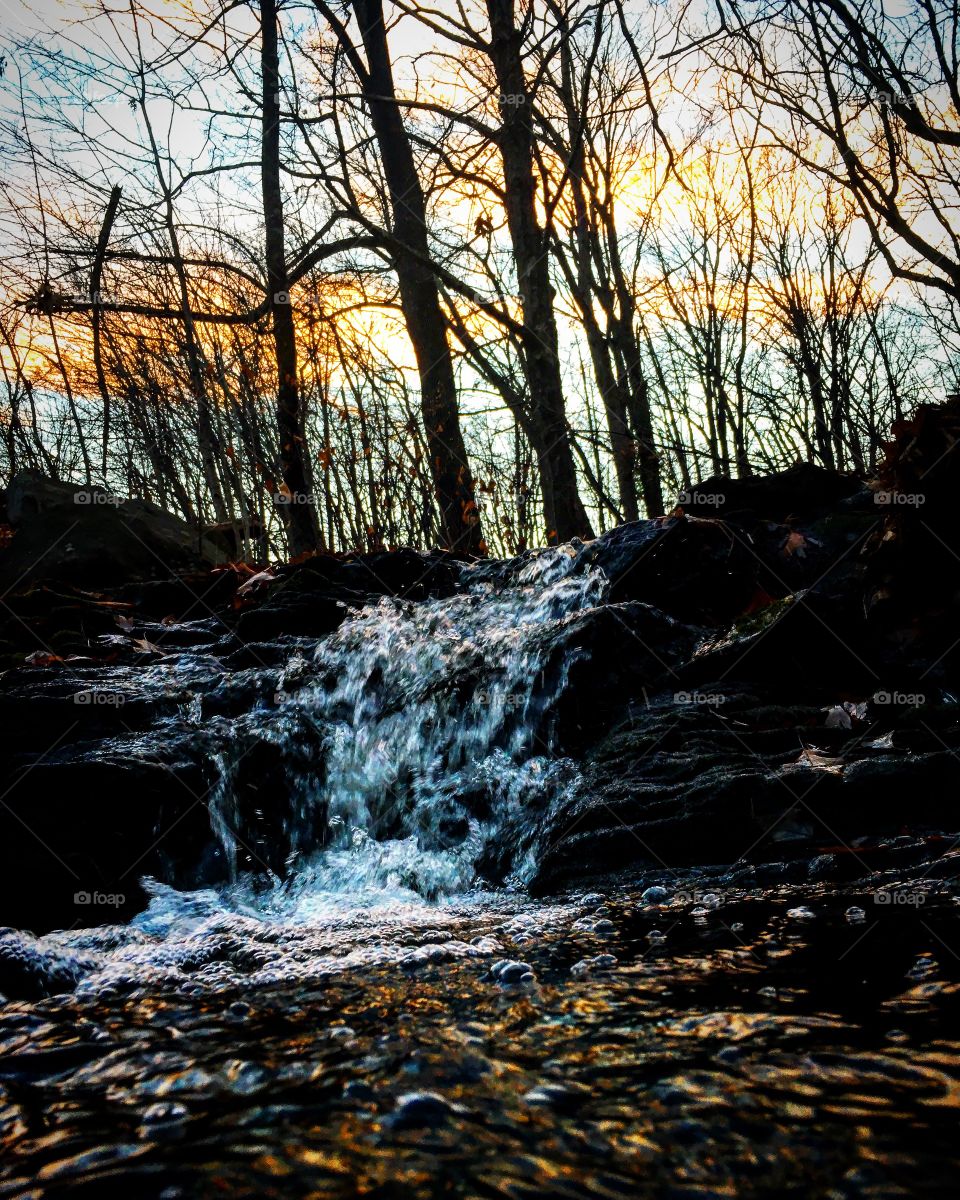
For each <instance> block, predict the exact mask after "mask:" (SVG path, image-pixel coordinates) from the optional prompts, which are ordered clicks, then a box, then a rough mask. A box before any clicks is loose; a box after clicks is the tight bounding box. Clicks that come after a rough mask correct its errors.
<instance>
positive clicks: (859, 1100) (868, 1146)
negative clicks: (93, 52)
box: [0, 547, 960, 1200]
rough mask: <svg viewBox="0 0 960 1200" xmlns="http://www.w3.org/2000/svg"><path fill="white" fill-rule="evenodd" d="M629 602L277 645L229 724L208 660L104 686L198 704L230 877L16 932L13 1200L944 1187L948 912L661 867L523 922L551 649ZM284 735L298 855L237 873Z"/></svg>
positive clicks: (540, 789)
mask: <svg viewBox="0 0 960 1200" xmlns="http://www.w3.org/2000/svg"><path fill="white" fill-rule="evenodd" d="M606 588H607V582H606V580H605V579H604V577H603V575H602V574H601V573H599V572H598V571H592V570H583V569H582V566H581V565H579V564H578V557H577V553H576V551H575V550H573V549H571V548H568V547H563V548H560V549H558V550H554V551H549V552H545V553H542V554H540V555H537V556H534V557H532V558H531V559H530V560H529V561H528V562H527V563H526V564H525V565H523V566H522V567H520V568H517V569H515V570H514V571H513V573H512V574H504V573H503V572H500V573H499V574H498V573H497V572H496V571H492V570H490V569H489V568H477V569H474V570H473V571H472V572H466V573H465V578H464V586H463V587H462V588H461V590H460V591H459V592H458V593H457V594H456V595H454V596H452V597H449V598H446V599H440V600H431V601H424V602H421V603H418V604H405V603H403V602H399V601H392V600H384V601H382V602H381V603H380V604H378V605H376V606H373V607H369V608H366V609H363V610H360V611H357V612H354V613H352V614H351V615H350V616H349V617H348V618H347V619H346V620H345V621H344V622H343V624H342V625H341V626H340V628H339V629H338V630H337V631H336V632H335V633H333V634H331V635H329V636H328V637H326V638H323V639H321V640H319V641H318V642H316V643H315V644H313V645H308V644H306V643H304V642H303V641H302V640H301V641H298V642H296V643H295V644H294V643H291V649H290V655H289V659H288V661H287V663H286V665H285V667H283V668H281V669H279V670H266V669H265V670H264V671H263V672H261V673H260V676H261V681H262V682H265V683H266V684H267V685H268V687H267V691H268V693H269V694H267V695H264V696H263V697H262V699H261V700H260V701H258V702H257V703H256V704H254V705H252V706H251V707H250V708H249V710H248V711H247V712H246V713H244V714H243V715H242V716H241V717H240V718H239V719H232V720H230V721H221V722H219V723H217V722H216V721H213V720H210V719H208V717H207V716H206V715H205V712H206V707H208V701H209V698H210V696H211V695H215V694H216V693H217V691H218V689H223V688H229V687H231V686H233V683H232V681H231V677H230V672H228V671H225V670H224V669H223V668H222V667H220V666H219V665H217V664H211V663H210V662H209V661H206V660H204V659H202V658H201V657H193V658H191V657H190V656H189V655H187V656H183V657H181V658H176V659H171V660H165V661H164V662H162V663H160V664H158V665H157V666H156V667H154V668H153V669H152V671H151V672H150V673H148V677H146V678H145V675H144V672H143V671H142V670H141V671H140V672H139V674H138V676H137V678H135V679H134V678H133V677H132V675H131V677H130V678H127V677H126V676H125V672H126V671H132V669H131V668H115V669H114V670H113V671H112V673H111V674H110V677H109V680H108V682H109V685H110V686H112V687H115V688H122V687H130V688H140V689H143V688H147V689H151V688H152V689H155V690H156V691H158V692H161V691H162V692H167V693H169V692H171V691H174V692H177V690H178V689H179V692H180V693H182V703H181V704H180V705H179V706H178V708H177V712H176V715H174V716H167V717H165V718H164V720H163V722H161V723H160V724H159V725H158V727H157V728H156V729H155V730H152V731H149V733H148V734H147V735H144V736H145V737H147V738H148V739H149V738H158V739H164V738H169V737H173V736H175V735H176V736H179V735H181V734H182V733H183V731H184V730H185V729H189V728H190V727H191V726H196V727H198V728H203V729H204V731H205V736H206V737H207V739H208V742H207V744H208V746H209V754H210V759H211V761H212V762H213V763H214V764H215V769H216V772H217V782H216V786H215V787H214V789H213V792H212V796H211V802H210V804H209V809H210V814H211V827H212V837H213V839H214V840H215V843H216V846H217V853H218V854H219V855H221V856H222V859H223V861H224V862H225V863H226V864H227V868H228V874H229V875H230V877H231V878H230V882H228V883H225V884H223V885H221V886H218V887H210V888H205V889H201V890H194V891H183V890H177V889H174V888H172V887H170V886H168V885H165V884H163V883H160V882H156V881H148V883H147V888H148V891H149V893H150V902H149V904H148V906H147V908H146V909H145V911H144V912H142V913H141V914H140V915H139V916H137V917H136V918H135V919H134V920H133V921H131V922H129V923H127V924H124V925H113V926H102V927H99V928H93V929H73V930H68V931H61V932H56V933H52V934H48V935H47V936H45V937H40V938H36V937H33V936H32V935H30V934H28V933H22V932H17V931H8V932H7V933H5V934H2V935H0V950H2V951H3V952H4V953H5V954H6V956H7V958H8V960H10V961H13V960H14V959H15V960H16V961H17V962H18V963H19V966H20V968H21V977H22V978H27V979H32V980H34V982H35V993H36V994H35V995H33V996H32V997H31V996H30V995H29V994H27V995H26V996H25V998H23V999H11V1000H10V1001H9V1002H8V1003H7V1004H5V1005H4V1006H3V1007H2V1008H0V1054H2V1058H0V1139H2V1144H3V1145H4V1147H5V1151H6V1153H5V1165H4V1169H3V1179H4V1180H5V1182H3V1183H2V1184H0V1195H8V1196H19V1197H27V1196H29V1197H52V1196H58V1195H88V1196H91V1197H97V1198H98V1200H99V1198H100V1197H109V1196H113V1195H116V1196H118V1197H119V1196H123V1197H129V1196H137V1197H138V1198H139V1197H154V1196H156V1197H159V1198H162V1200H179V1198H180V1197H184V1198H186V1197H198V1196H201V1197H206V1196H222V1195H225V1194H229V1195H233V1196H236V1195H239V1196H251V1197H252V1196H284V1197H287V1196H291V1197H292V1196H307V1195H311V1196H312V1195H316V1196H340V1195H343V1196H347V1195H357V1194H363V1195H373V1196H382V1197H393V1196H400V1197H405V1196H410V1197H414V1196H417V1197H419V1196H424V1197H426V1196H440V1195H443V1196H448V1195H463V1196H474V1195H476V1196H501V1195H503V1196H514V1197H522V1196H577V1197H581V1196H636V1195H651V1196H660V1195H670V1196H674V1195H676V1196H719V1195H757V1196H766V1195H771V1196H772V1195H797V1196H800V1195H802V1196H804V1197H805V1198H806V1197H809V1196H811V1195H814V1196H820V1195H822V1196H830V1197H833V1196H840V1197H844V1196H878V1197H885V1196H901V1195H914V1194H924V1195H931V1196H934V1195H943V1194H945V1191H944V1189H945V1188H947V1187H949V1186H952V1185H953V1184H955V1176H954V1172H955V1171H956V1169H957V1167H958V1166H960V1161H958V1155H957V1153H956V1151H955V1149H954V1145H953V1143H954V1141H955V1138H953V1136H952V1132H951V1131H952V1129H953V1128H954V1127H955V1121H956V1116H957V1108H958V1104H960V1049H958V1045H957V1038H956V1028H955V1024H954V1023H955V1020H956V1016H957V1013H958V1009H960V1004H958V997H960V972H958V971H957V959H956V956H955V955H954V954H953V952H952V951H951V950H950V945H951V942H952V941H955V940H956V928H957V905H956V903H955V900H954V896H953V894H952V891H951V890H950V889H949V888H948V887H946V886H945V885H942V884H941V883H940V882H939V881H937V880H933V879H923V880H919V881H915V883H914V885H913V886H914V892H913V895H914V896H915V897H916V896H921V895H922V897H923V899H922V900H915V902H914V903H913V904H912V905H910V906H899V907H898V906H896V905H888V906H886V907H884V906H879V907H878V906H877V905H876V904H875V903H872V901H871V897H869V896H866V895H863V894H860V893H858V892H857V891H856V889H855V888H853V887H850V888H844V887H840V886H827V885H812V884H810V885H805V886H803V887H799V886H786V885H784V886H780V887H769V888H766V889H759V888H753V889H744V888H742V887H740V888H737V887H734V886H729V885H727V884H724V882H723V876H722V873H720V872H719V871H713V872H711V870H709V869H704V870H702V871H694V870H691V871H688V872H686V873H685V874H683V875H680V874H678V873H677V872H670V871H668V870H660V869H651V870H649V871H648V872H647V874H646V877H638V878H637V879H636V880H635V881H634V882H633V883H632V884H623V885H618V886H617V887H613V886H611V887H610V888H608V889H606V890H605V891H604V892H601V893H590V894H585V893H583V892H582V891H581V892H570V893H569V894H566V895H564V896H561V897H558V898H556V899H550V900H541V901H535V900H533V899H531V898H530V897H528V896H527V895H526V893H525V891H524V886H523V885H524V883H525V882H526V881H527V879H528V878H529V877H530V873H531V870H532V867H533V865H534V863H535V860H536V855H537V854H538V853H539V852H540V851H541V850H542V845H541V843H540V841H539V840H538V839H539V838H540V833H541V830H542V827H543V819H544V816H545V814H546V813H547V812H548V811H549V808H550V805H551V804H553V803H555V802H556V800H557V798H558V797H562V796H563V795H564V794H565V792H566V790H567V789H570V788H575V787H577V786H579V785H580V784H579V780H578V773H577V768H576V765H575V764H574V763H573V762H570V761H567V760H565V759H563V758H562V757H558V755H557V754H556V752H555V743H554V738H553V732H552V730H553V726H552V718H553V713H554V709H555V706H556V703H557V701H558V699H559V698H560V697H561V695H562V694H563V691H564V688H565V686H566V684H567V679H568V674H569V671H570V668H571V666H572V665H573V663H574V662H575V660H576V656H577V655H578V654H580V653H583V651H582V650H578V649H576V645H575V643H571V645H570V646H569V647H567V644H566V643H565V641H564V636H563V635H564V630H565V629H566V628H568V627H569V625H570V623H571V622H572V621H574V620H575V619H576V617H577V616H578V615H579V614H583V613H585V612H587V611H588V610H589V609H590V608H591V607H593V606H594V605H596V604H598V603H599V602H601V601H602V600H603V599H604V596H605V594H606ZM565 647H566V648H565ZM558 648H559V649H558ZM261 691H262V689H261ZM264 745H267V746H269V747H272V748H273V749H274V750H275V751H276V761H277V763H278V764H279V766H278V769H277V773H276V775H275V777H274V778H273V779H272V781H271V791H270V794H269V795H266V796H264V797H263V805H264V806H268V805H270V803H271V802H272V801H275V800H277V799H278V798H282V801H283V809H284V812H285V813H286V814H287V816H286V817H285V822H284V830H283V834H284V839H285V846H286V864H285V869H284V870H283V871H279V870H276V869H273V868H272V867H271V868H269V869H265V870H261V871H259V872H256V873H254V874H250V873H248V872H246V871H244V870H242V869H241V867H243V866H244V865H245V863H247V862H249V861H250V859H251V858H252V859H253V860H256V858H257V856H258V850H257V848H256V847H253V848H251V846H250V845H249V842H248V839H247V838H246V836H245V833H244V830H245V829H246V828H247V824H246V823H245V822H247V817H248V814H246V813H245V811H244V809H243V805H242V804H241V803H240V800H239V796H240V794H241V791H242V786H241V779H242V774H243V765H244V758H245V756H246V755H247V754H248V753H249V752H250V751H251V747H262V746H264ZM493 861H497V862H501V863H502V862H508V863H509V872H508V874H507V878H506V882H505V883H503V884H501V885H499V886H493V885H492V884H490V883H489V881H488V879H487V876H486V871H485V864H487V863H490V862H493ZM651 889H652V890H651ZM27 991H28V993H29V989H27ZM948 1138H949V1139H950V1140H949V1143H947V1142H945V1139H948Z"/></svg>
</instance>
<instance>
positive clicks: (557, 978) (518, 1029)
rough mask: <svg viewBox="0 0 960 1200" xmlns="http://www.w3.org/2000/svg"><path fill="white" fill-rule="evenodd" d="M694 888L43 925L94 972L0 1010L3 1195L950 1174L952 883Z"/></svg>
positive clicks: (926, 1185)
mask: <svg viewBox="0 0 960 1200" xmlns="http://www.w3.org/2000/svg"><path fill="white" fill-rule="evenodd" d="M708 887H709V881H706V882H705V881H704V880H703V879H698V878H691V879H688V880H687V881H685V884H684V887H682V888H681V887H678V884H677V881H675V880H674V881H671V882H669V883H668V885H667V890H668V895H667V896H666V897H663V898H661V899H660V900H657V899H656V898H648V901H647V902H644V900H643V899H642V895H641V892H640V891H639V889H636V890H633V889H630V888H625V887H622V886H618V887H617V888H612V889H611V890H610V893H609V895H602V894H598V893H597V894H593V895H588V896H583V895H580V896H571V897H566V898H564V899H562V900H558V901H554V902H534V901H531V900H529V899H527V898H525V897H523V896H522V895H519V894H510V893H504V892H500V893H491V894H480V893H478V894H472V895H467V896H463V897H459V898H456V899H452V900H447V901H443V902H439V903H428V902H425V901H423V900H422V899H418V898H417V897H415V896H414V895H413V894H406V895H404V894H402V893H396V894H391V895H385V894H381V895H379V896H377V897H375V896H367V897H366V898H365V899H363V900H361V901H359V902H348V901H345V900H344V899H343V898H333V897H326V898H324V897H322V896H321V895H319V894H318V893H313V894H311V895H310V896H309V897H306V896H301V897H300V898H298V899H291V898H290V897H285V898H284V901H283V903H282V904H278V902H277V900H276V898H275V897H274V898H273V899H270V900H267V901H266V902H265V903H263V904H262V906H261V909H260V911H259V913H257V914H256V915H254V913H253V911H252V909H251V907H250V901H249V897H247V898H246V899H241V898H239V897H235V898H234V900H233V903H234V905H235V907H236V911H235V912H233V913H228V911H227V909H228V908H229V907H230V904H229V902H228V903H224V901H223V898H222V897H221V898H220V899H219V900H218V901H217V902H216V903H214V902H213V899H212V897H210V896H202V895H201V896H196V897H193V898H185V897H176V898H174V897H171V896H169V895H164V894H163V893H161V894H159V895H158V896H157V897H156V898H155V900H154V903H153V905H152V906H151V912H150V915H149V916H148V917H145V918H142V919H140V920H138V921H137V922H135V923H134V925H133V926H132V927H125V928H122V929H104V930H99V931H86V932H84V933H82V934H81V933H77V932H74V933H72V934H54V935H50V936H49V937H48V938H46V939H43V940H42V942H41V946H40V949H42V950H43V951H44V952H45V953H47V954H48V955H50V956H54V957H56V956H62V955H63V954H64V953H67V952H68V951H69V952H71V953H73V954H74V955H75V956H77V957H78V958H80V959H85V960H86V973H84V974H83V976H82V978H81V979H80V980H79V982H78V986H76V988H75V990H74V991H72V992H70V993H66V994H64V995H60V996H55V997H51V998H48V999H46V1000H40V1001H36V1002H32V1003H26V1002H19V1003H17V1002H14V1003H10V1004H8V1005H7V1006H6V1007H5V1008H3V1009H2V1010H0V1051H2V1059H0V1080H2V1084H3V1106H2V1110H0V1120H2V1131H3V1132H2V1137H3V1143H4V1147H5V1154H4V1161H5V1167H4V1177H5V1180H6V1182H5V1184H4V1186H3V1191H2V1194H4V1195H16V1196H28V1195H30V1196H44V1197H47V1196H58V1195H68V1194H69V1195H74V1194H82V1195H90V1196H97V1197H100V1196H114V1195H116V1196H118V1197H119V1196H124V1197H128V1196H138V1197H154V1196H156V1197H164V1198H165V1200H175V1198H176V1197H181V1196H182V1197H195V1196H203V1197H206V1196H210V1197H213V1196H222V1195H225V1194H235V1195H241V1196H251V1197H253V1196H284V1197H286V1196H291V1197H292V1196H305V1195H322V1196H339V1195H343V1196H348V1195H357V1194H361V1195H378V1196H411V1197H412V1196H424V1197H426V1196H430V1197H432V1196H442V1195H464V1196H474V1195H476V1196H491V1195H493V1196H496V1195H503V1196H552V1195H557V1196H632V1195H651V1196H654V1195H678V1196H686V1195H695V1196H697V1195H699V1196H707V1195H710V1196H713V1195H757V1196H767V1195H798V1196H799V1195H805V1196H810V1195H814V1196H897V1195H930V1196H941V1195H946V1194H949V1193H950V1192H951V1191H952V1188H953V1186H954V1184H955V1176H954V1174H953V1173H954V1172H955V1171H956V1170H957V1168H958V1166H960V1147H958V1146H957V1143H956V1136H955V1130H956V1122H957V1115H958V1112H957V1109H958V1105H960V1046H958V1043H957V1037H956V1034H957V1013H958V996H960V970H958V967H960V963H958V960H957V958H956V957H955V955H954V954H953V952H952V951H951V950H950V946H951V944H954V945H957V944H960V939H958V932H960V930H958V915H960V913H958V906H957V904H956V903H955V901H954V898H953V896H952V894H951V893H950V892H949V890H947V889H945V888H944V887H943V886H942V885H940V884H938V883H930V882H927V881H924V882H923V883H922V884H921V885H917V889H916V891H915V892H913V893H911V894H914V895H919V894H922V895H923V896H924V900H923V902H922V904H919V903H912V904H910V905H898V904H886V905H882V904H877V903H876V902H875V901H874V899H873V897H872V896H870V895H864V894H857V893H855V892H851V891H846V892H843V891H835V890H830V889H826V888H820V889H815V890H811V888H810V887H805V888H803V889H796V888H795V889H788V888H782V889H779V890H777V889H773V890H768V891H766V892H762V893H761V892H758V891H753V892H749V893H744V892H742V891H733V890H731V889H723V888H721V889H719V890H717V891H713V892H711V891H704V889H705V888H708ZM694 890H698V891H699V893H700V894H698V895H693V891H694ZM191 906H192V908H193V910H194V911H193V913H192V915H190V914H189V913H188V910H189V909H190V908H191ZM271 908H272V912H271ZM244 909H246V911H244ZM851 909H854V910H856V909H860V910H862V911H863V912H864V914H865V916H864V917H863V918H862V919H860V918H859V917H858V914H857V913H856V912H854V913H852V914H851V915H850V916H848V915H846V914H847V913H848V911H849V910H851ZM504 964H507V965H504Z"/></svg>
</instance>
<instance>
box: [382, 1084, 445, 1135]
mask: <svg viewBox="0 0 960 1200" xmlns="http://www.w3.org/2000/svg"><path fill="white" fill-rule="evenodd" d="M456 1111H457V1110H456V1108H455V1106H454V1105H452V1104H451V1103H450V1101H449V1100H447V1099H446V1098H445V1097H443V1096H441V1095H439V1094H438V1093H437V1092H408V1093H406V1095H403V1096H400V1097H399V1098H398V1100H397V1106H396V1108H395V1109H394V1111H393V1112H392V1113H391V1114H390V1116H389V1117H388V1118H387V1122H388V1124H389V1125H390V1126H391V1127H392V1128H393V1129H396V1130H404V1129H435V1128H436V1127H437V1126H439V1125H444V1124H446V1122H447V1121H449V1120H450V1118H451V1117H452V1116H453V1115H454V1113H455V1112H456Z"/></svg>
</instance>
